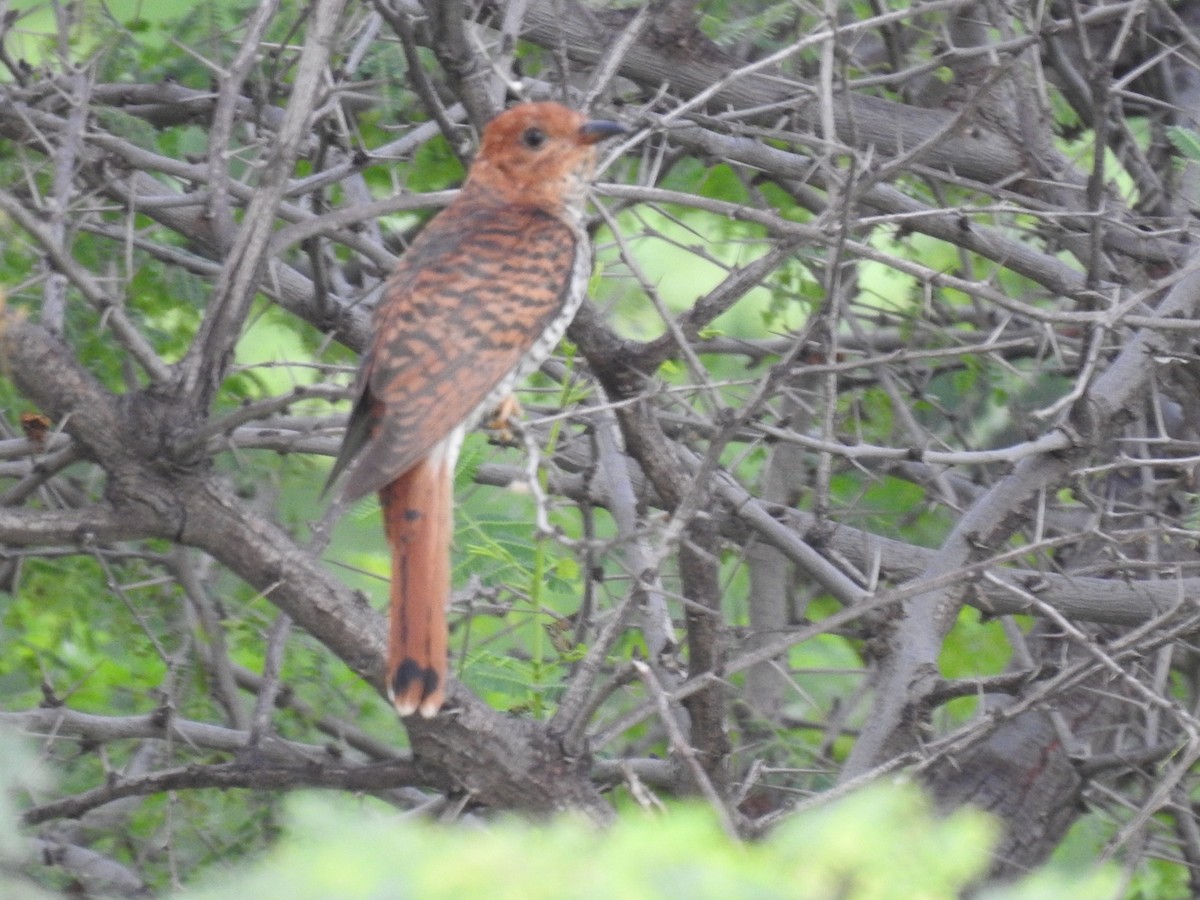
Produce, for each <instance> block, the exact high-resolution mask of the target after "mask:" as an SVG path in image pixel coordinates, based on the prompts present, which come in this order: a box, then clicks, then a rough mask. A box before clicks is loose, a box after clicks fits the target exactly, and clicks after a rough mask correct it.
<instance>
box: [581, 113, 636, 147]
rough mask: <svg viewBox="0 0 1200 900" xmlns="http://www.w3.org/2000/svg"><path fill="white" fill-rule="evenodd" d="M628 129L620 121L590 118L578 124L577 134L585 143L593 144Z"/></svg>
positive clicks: (625, 132) (624, 132) (627, 131)
mask: <svg viewBox="0 0 1200 900" xmlns="http://www.w3.org/2000/svg"><path fill="white" fill-rule="evenodd" d="M628 133H629V129H628V128H626V127H625V126H624V125H622V124H621V123H620V122H611V121H609V120H608V119H592V120H590V121H588V122H584V123H583V124H582V125H581V126H579V136H580V137H581V138H582V139H583V142H584V143H585V144H595V143H598V142H600V141H603V140H605V139H606V138H610V137H616V136H617V135H618V134H628Z"/></svg>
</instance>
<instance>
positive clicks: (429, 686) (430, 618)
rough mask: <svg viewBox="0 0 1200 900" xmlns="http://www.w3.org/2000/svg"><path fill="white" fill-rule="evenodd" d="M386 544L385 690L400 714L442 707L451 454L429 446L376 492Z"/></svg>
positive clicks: (427, 713) (430, 711)
mask: <svg viewBox="0 0 1200 900" xmlns="http://www.w3.org/2000/svg"><path fill="white" fill-rule="evenodd" d="M379 502H380V505H381V506H382V507H383V524H384V529H385V531H386V533H387V539H388V544H390V545H391V548H392V600H391V609H390V626H389V629H388V685H387V686H388V695H389V696H390V697H391V698H392V702H393V703H394V704H395V705H396V711H397V712H398V713H399V714H400V715H402V716H409V715H412V714H413V713H414V712H417V711H420V713H421V715H422V716H425V717H427V718H428V717H429V716H434V715H436V714H437V711H438V710H439V709H441V706H442V701H443V700H444V698H445V693H446V637H447V630H446V602H447V600H448V599H449V596H450V538H451V534H452V532H453V524H452V522H453V516H454V512H453V504H454V462H453V460H447V459H446V458H444V456H443V454H440V453H435V454H433V455H432V456H430V457H426V458H425V459H423V460H421V461H420V462H418V463H417V464H416V465H415V466H413V467H412V468H411V469H409V470H408V471H407V472H405V473H404V474H403V475H401V476H400V477H399V478H397V479H396V480H395V481H393V482H391V483H390V484H388V485H387V486H385V487H384V488H383V489H382V490H381V491H380V492H379Z"/></svg>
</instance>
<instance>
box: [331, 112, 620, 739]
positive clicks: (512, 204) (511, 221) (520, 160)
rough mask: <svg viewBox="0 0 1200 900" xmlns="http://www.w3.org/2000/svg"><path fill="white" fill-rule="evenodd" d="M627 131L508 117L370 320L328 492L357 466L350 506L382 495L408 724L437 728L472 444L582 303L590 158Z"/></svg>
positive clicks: (544, 115) (391, 676) (539, 116)
mask: <svg viewBox="0 0 1200 900" xmlns="http://www.w3.org/2000/svg"><path fill="white" fill-rule="evenodd" d="M622 131H624V129H623V128H622V127H621V126H619V125H617V124H616V123H613V122H605V121H588V120H587V119H586V118H585V117H584V116H583V115H581V114H580V113H577V112H574V111H573V110H569V109H567V108H566V107H563V106H560V105H558V104H555V103H529V104H524V105H521V106H517V107H514V108H512V109H510V110H508V111H507V112H504V113H501V114H500V115H499V116H497V117H496V118H495V119H494V120H492V122H491V123H489V124H488V126H487V128H486V129H485V130H484V136H483V143H482V146H481V147H480V151H479V155H478V157H477V158H476V160H475V163H474V164H473V165H472V166H471V171H470V173H469V175H468V177H467V181H466V184H464V185H463V189H462V191H460V192H459V194H458V196H457V197H456V198H455V200H454V202H452V203H451V204H450V205H449V206H448V207H446V209H445V210H443V211H442V213H441V214H440V215H438V216H437V217H436V218H434V219H433V220H432V221H431V222H430V223H429V224H428V225H427V226H426V227H425V229H424V230H423V231H422V232H421V233H420V235H418V237H417V238H416V240H414V241H413V243H412V246H411V247H410V248H409V250H408V252H407V253H405V255H404V257H403V258H402V259H401V261H400V263H399V264H398V265H397V267H396V270H395V272H393V273H392V276H391V277H390V278H389V279H388V283H387V285H386V288H385V290H384V295H383V299H382V301H381V302H380V304H379V307H378V308H377V309H376V310H375V316H374V326H375V335H374V338H373V340H372V343H371V346H370V348H369V349H368V351H367V353H366V354H365V356H364V357H363V361H362V366H361V369H360V372H359V377H358V382H357V388H356V389H357V400H356V402H355V405H354V410H353V412H352V413H351V417H350V423H349V425H348V427H347V429H346V436H345V438H344V440H343V444H342V449H341V451H340V452H339V454H338V458H337V461H336V462H335V463H334V467H333V471H332V473H331V475H330V480H331V481H332V480H333V479H334V478H336V477H337V476H338V474H339V473H341V472H342V471H343V470H346V469H348V475H347V478H346V482H345V486H344V488H343V495H344V497H345V498H346V499H349V500H353V499H357V498H358V497H362V496H364V495H366V494H368V493H370V492H371V491H379V495H380V502H381V504H382V506H383V515H384V524H385V529H386V532H387V535H388V541H389V543H390V544H391V547H392V555H393V563H392V591H391V595H392V603H391V626H390V629H389V634H390V638H389V653H388V657H389V658H388V691H389V694H390V695H391V696H392V699H393V702H394V703H395V705H396V709H397V710H398V711H399V713H400V714H401V715H410V714H412V713H413V712H416V711H420V713H421V714H422V715H424V716H432V715H434V714H436V713H437V711H438V710H439V709H440V708H441V705H442V702H443V697H444V692H445V686H446V640H447V634H446V621H445V604H446V602H447V600H448V596H449V590H450V546H449V545H450V535H451V533H452V531H453V528H452V485H453V476H454V464H455V461H456V460H457V458H458V450H459V447H460V446H461V443H462V439H463V435H464V434H465V432H466V430H467V429H468V428H471V427H472V426H473V425H475V424H476V422H477V421H478V420H479V418H480V417H482V416H483V415H484V414H485V413H487V412H489V411H490V410H492V409H495V408H496V407H497V406H498V405H499V404H500V402H501V401H502V400H503V399H504V398H505V397H506V396H507V395H508V394H509V392H510V391H511V390H512V389H513V387H514V385H515V384H516V382H517V381H518V380H519V379H520V378H523V377H524V376H525V375H527V374H528V373H529V372H531V371H532V370H533V369H535V368H537V366H539V365H540V364H541V363H542V361H543V360H545V358H546V357H547V356H548V355H549V354H550V352H551V351H552V350H553V349H554V346H555V345H556V344H557V343H558V341H559V340H560V339H561V338H562V335H563V333H564V332H565V331H566V328H567V325H568V324H569V323H570V321H571V319H572V318H573V317H574V315H575V312H576V310H577V309H578V308H579V304H580V303H581V302H582V301H583V297H584V294H585V291H586V287H587V280H588V275H589V273H590V271H591V250H590V248H589V247H588V242H587V235H586V233H585V232H584V230H583V227H582V224H581V218H582V211H583V200H584V194H585V189H586V184H587V179H588V178H590V176H591V174H592V170H593V168H594V165H595V146H594V145H595V144H596V142H597V141H599V140H602V139H604V138H606V137H609V136H612V135H615V134H619V133H621V132H622Z"/></svg>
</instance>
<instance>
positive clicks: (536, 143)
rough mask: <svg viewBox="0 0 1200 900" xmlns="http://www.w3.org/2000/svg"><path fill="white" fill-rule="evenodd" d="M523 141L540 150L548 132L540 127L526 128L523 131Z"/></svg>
mask: <svg viewBox="0 0 1200 900" xmlns="http://www.w3.org/2000/svg"><path fill="white" fill-rule="evenodd" d="M521 143H522V144H524V145H525V146H526V147H528V148H529V149H530V150H540V149H541V148H542V146H543V145H544V144H545V143H546V132H544V131H542V129H540V128H526V129H525V130H524V131H522V132H521Z"/></svg>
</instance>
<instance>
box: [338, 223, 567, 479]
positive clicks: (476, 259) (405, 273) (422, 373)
mask: <svg viewBox="0 0 1200 900" xmlns="http://www.w3.org/2000/svg"><path fill="white" fill-rule="evenodd" d="M576 243H577V241H576V237H575V233H574V232H573V231H572V229H571V228H570V227H568V226H567V225H566V224H565V223H564V222H562V221H561V220H560V219H558V218H557V217H555V216H552V215H550V214H548V213H545V212H542V211H540V210H537V209H530V208H523V207H515V206H505V207H500V208H487V209H482V210H480V209H475V208H473V207H468V206H463V207H459V208H456V207H455V206H453V205H452V206H451V207H448V208H447V209H446V211H445V212H443V213H442V215H440V216H438V217H437V218H436V219H435V220H434V221H433V222H431V223H430V225H429V226H428V227H426V229H425V230H424V231H423V232H422V233H421V234H420V235H419V236H418V237H417V239H416V240H415V241H414V242H413V244H412V246H411V247H410V248H409V250H408V252H407V253H406V254H405V255H404V257H403V258H402V260H401V262H400V264H399V265H398V266H397V267H396V271H395V272H394V273H393V274H392V276H391V278H390V279H389V281H388V285H387V288H386V289H385V292H384V297H383V300H382V301H381V302H380V306H379V307H378V308H377V310H376V312H375V317H374V328H375V336H374V340H373V341H372V344H371V347H370V349H369V351H368V355H367V357H366V359H365V360H364V364H363V368H362V370H361V373H360V376H359V384H358V390H359V393H358V398H357V400H356V402H355V405H354V410H353V412H352V413H351V417H350V423H349V425H348V427H347V437H346V440H345V442H344V443H343V447H342V452H341V453H340V454H339V456H338V460H337V462H336V463H335V464H334V472H335V474H336V473H337V472H340V471H341V470H342V469H343V468H346V467H347V466H348V465H349V468H350V475H349V477H348V479H347V481H346V486H345V488H344V491H343V495H344V497H345V499H347V500H354V499H357V498H359V497H362V496H365V495H366V494H368V493H371V492H372V491H376V490H379V489H380V488H381V487H383V486H384V485H385V484H387V483H389V482H390V481H392V480H393V479H395V478H396V477H398V476H399V475H401V474H402V473H404V472H405V471H407V470H408V469H409V468H410V467H411V466H412V465H413V464H414V463H415V462H416V461H417V460H419V459H420V458H422V457H423V456H425V454H427V453H428V452H429V451H430V449H432V447H433V446H434V445H435V444H437V443H438V442H439V441H440V440H442V439H443V438H444V437H446V436H447V435H449V434H450V432H451V431H453V430H454V428H456V427H457V426H458V425H460V424H463V423H464V422H466V420H467V419H468V418H470V417H471V416H472V415H473V414H476V413H478V412H481V410H480V409H479V407H480V406H481V404H483V402H484V401H485V400H487V399H488V397H489V395H490V394H491V393H492V392H493V390H494V389H495V388H496V387H497V385H499V384H500V383H501V382H502V381H503V380H504V379H505V377H506V376H508V375H509V374H510V373H511V372H513V370H514V369H516V368H517V366H518V364H519V362H520V361H521V358H522V356H524V354H525V353H526V352H527V351H528V350H529V349H530V347H531V346H532V345H533V343H534V342H535V341H536V340H537V339H538V338H539V337H540V336H541V334H542V332H543V331H544V330H545V329H546V327H547V326H548V325H549V324H550V322H552V321H553V319H554V318H555V316H556V314H557V313H558V312H559V310H560V309H561V308H562V306H563V304H564V302H565V300H566V298H567V295H568V293H569V292H570V291H571V289H572V273H573V270H574V264H575V253H576ZM468 424H473V423H468ZM360 451H361V453H360ZM356 455H357V459H356V460H355V461H354V462H353V463H352V464H350V460H351V459H352V458H353V457H355V456H356Z"/></svg>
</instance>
